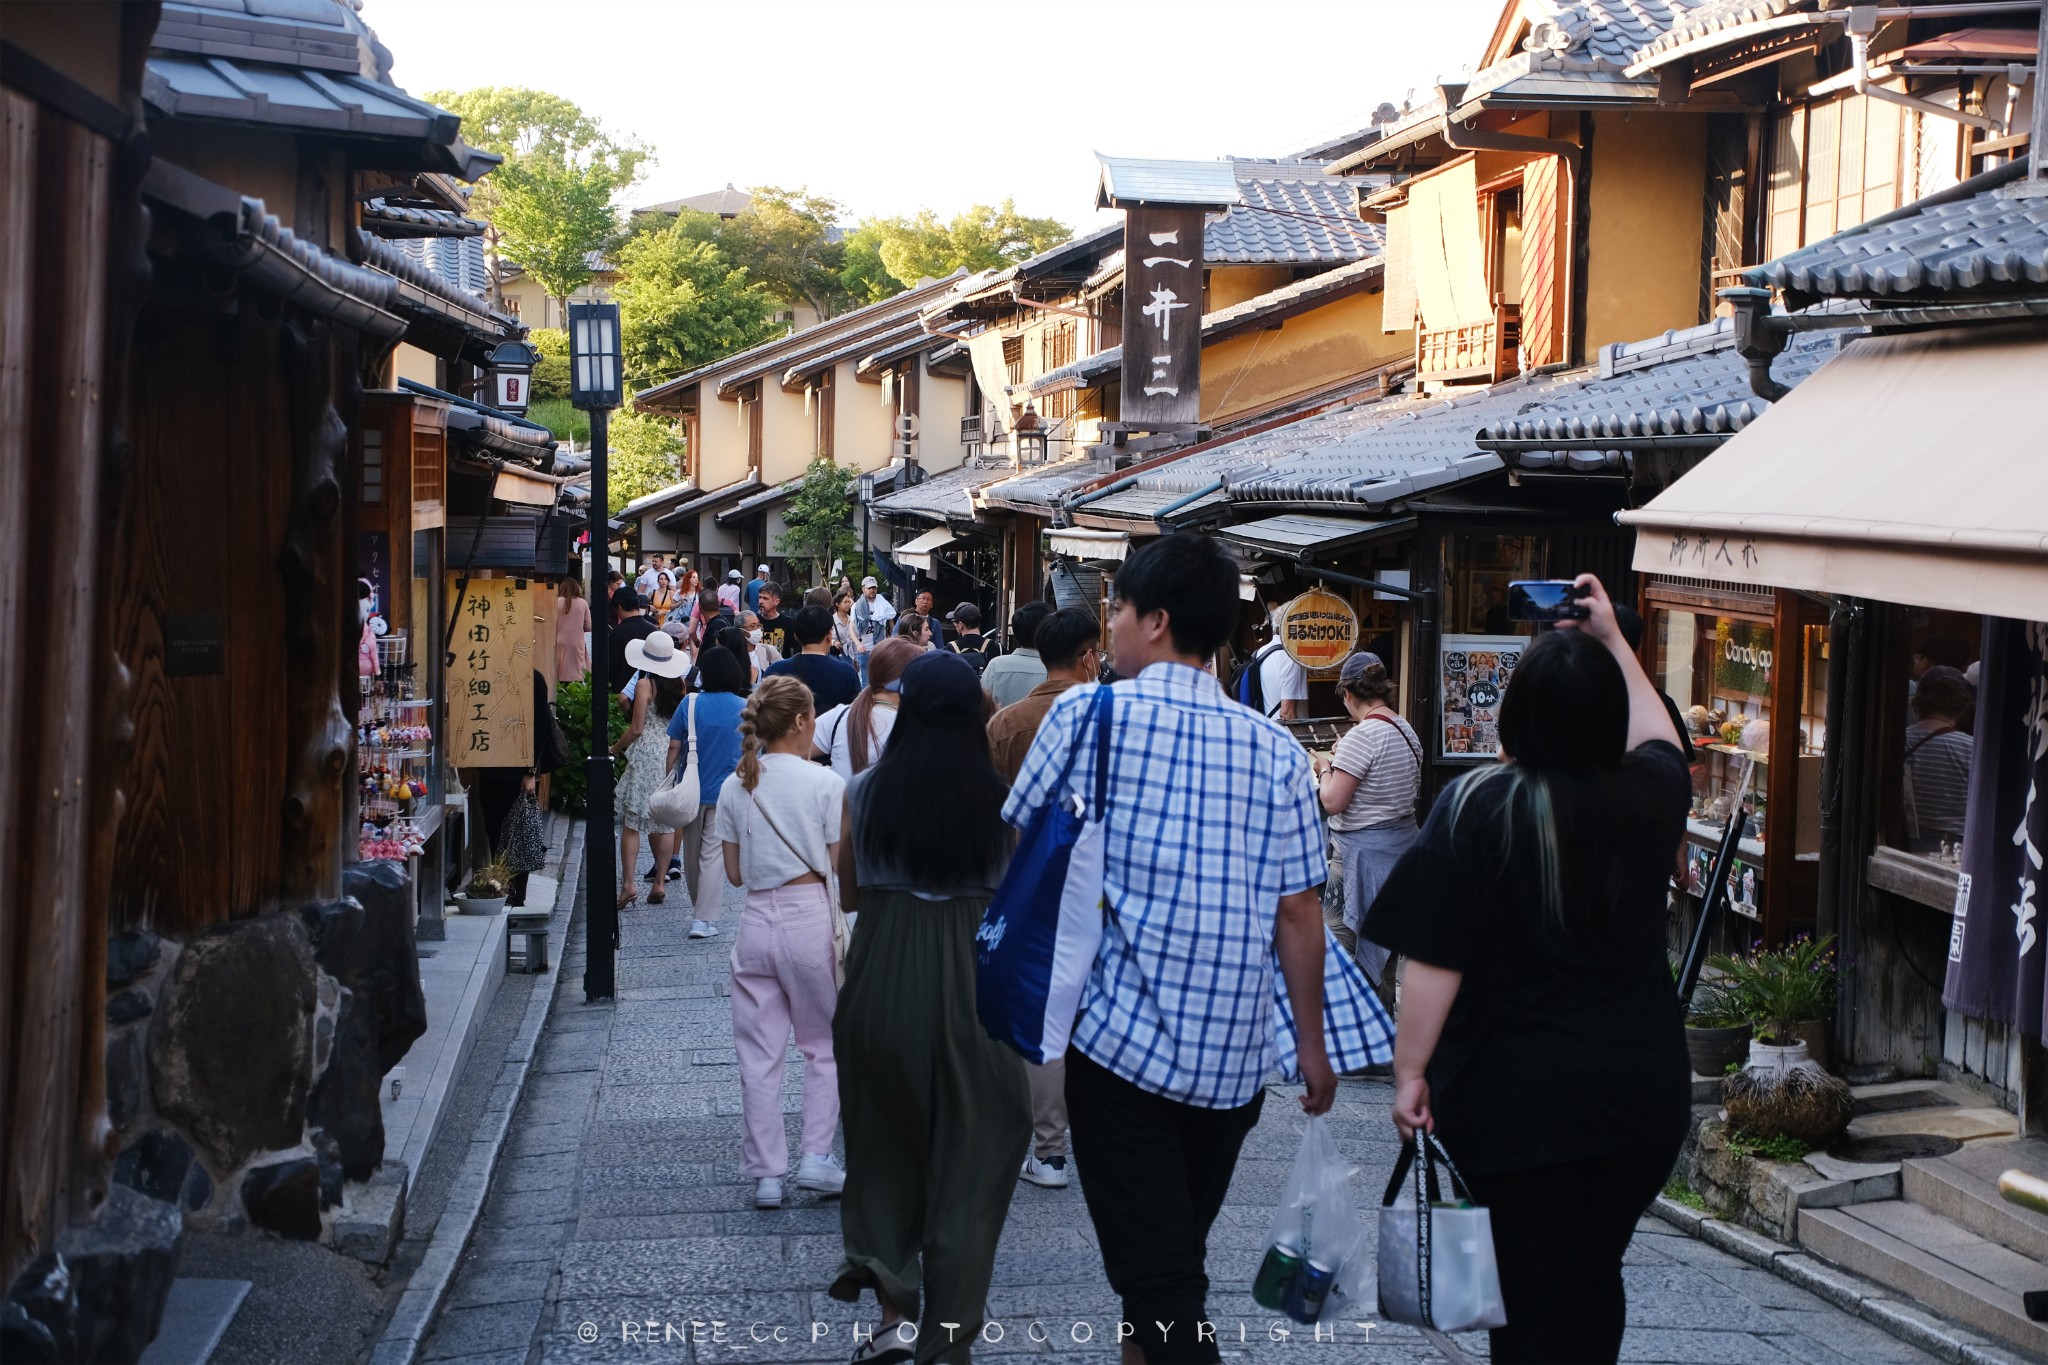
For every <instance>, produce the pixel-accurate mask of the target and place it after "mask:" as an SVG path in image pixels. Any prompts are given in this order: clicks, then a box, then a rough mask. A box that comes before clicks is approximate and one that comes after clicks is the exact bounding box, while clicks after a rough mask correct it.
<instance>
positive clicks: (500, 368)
mask: <svg viewBox="0 0 2048 1365" xmlns="http://www.w3.org/2000/svg"><path fill="white" fill-rule="evenodd" d="M539 363H540V352H539V351H536V350H534V349H533V347H532V346H529V345H528V344H527V343H526V342H524V341H516V340H515V341H501V342H499V343H498V344H497V346H496V347H495V348H494V349H493V350H492V351H491V364H490V372H491V393H492V398H491V406H492V407H494V408H496V409H498V410H499V411H500V412H509V413H511V414H512V415H513V416H514V417H524V416H525V415H526V405H527V403H528V402H529V401H531V399H532V397H533V394H532V388H533V367H534V366H535V365H538V364H539Z"/></svg>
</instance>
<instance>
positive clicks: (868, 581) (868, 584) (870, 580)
mask: <svg viewBox="0 0 2048 1365" xmlns="http://www.w3.org/2000/svg"><path fill="white" fill-rule="evenodd" d="M860 585H861V586H862V587H863V588H879V587H881V586H882V585H881V584H879V583H877V582H875V580H874V576H873V575H872V574H870V575H869V576H868V577H866V578H863V579H862V580H861V581H860Z"/></svg>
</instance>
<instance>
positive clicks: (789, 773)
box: [718, 754, 846, 891]
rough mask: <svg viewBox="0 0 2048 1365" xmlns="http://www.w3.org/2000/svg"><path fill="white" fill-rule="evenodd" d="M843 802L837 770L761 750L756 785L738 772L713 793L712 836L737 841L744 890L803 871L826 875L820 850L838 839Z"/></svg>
mask: <svg viewBox="0 0 2048 1365" xmlns="http://www.w3.org/2000/svg"><path fill="white" fill-rule="evenodd" d="M845 802H846V783H845V782H843V781H841V780H840V778H839V775H838V774H837V773H834V772H831V771H829V770H827V769H824V768H821V767H819V766H818V765H817V764H815V763H810V762H806V761H805V760H803V759H801V758H798V757H797V756H796V755H795V754H763V755H762V756H761V781H760V785H758V786H756V787H755V788H754V790H753V791H751V792H749V791H748V790H747V789H746V786H745V785H744V784H743V783H741V781H740V775H739V774H738V773H734V774H733V775H732V776H731V777H728V778H727V779H725V786H724V788H722V789H721V790H720V792H719V794H718V837H719V839H721V840H722V841H724V842H725V843H728V844H738V845H739V848H740V882H741V884H742V885H744V886H745V887H746V888H747V890H749V891H771V890H773V889H774V888H776V887H778V886H784V885H787V884H788V883H790V882H793V881H795V880H796V879H797V878H798V877H801V876H803V875H804V874H805V873H807V872H821V873H825V874H827V875H828V879H829V874H830V873H831V871H832V863H831V860H830V858H829V857H828V855H827V852H826V850H827V847H828V845H831V844H836V843H838V842H839V816H840V813H841V811H842V810H843V808H844V806H845ZM756 806H758V807H759V808H760V809H758V810H757V809H756ZM762 811H766V812H768V814H767V815H763V814H762V813H761V812H762ZM771 816H772V817H773V819H774V824H773V825H771V824H770V823H769V818H770V817H771ZM778 830H779V831H781V836H780V837H778V836H777V831H778ZM785 840H787V841H788V842H785ZM791 843H794V844H795V845H796V847H795V848H794V849H792V848H791V847H790V844H791Z"/></svg>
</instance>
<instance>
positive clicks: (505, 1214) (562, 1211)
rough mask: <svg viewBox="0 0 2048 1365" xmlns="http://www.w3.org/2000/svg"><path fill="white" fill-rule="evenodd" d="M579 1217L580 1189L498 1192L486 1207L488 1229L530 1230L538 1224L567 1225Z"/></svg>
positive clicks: (570, 1187) (560, 1188)
mask: <svg viewBox="0 0 2048 1365" xmlns="http://www.w3.org/2000/svg"><path fill="white" fill-rule="evenodd" d="M575 1216H576V1190H575V1188H574V1187H573V1186H563V1187H559V1188H556V1189H549V1190H504V1191H498V1192H494V1193H493V1194H492V1195H491V1198H490V1200H489V1201H488V1202H487V1203H486V1204H485V1205H484V1220H483V1221H484V1226H486V1227H495V1228H516V1227H527V1226H531V1225H533V1224H536V1223H566V1222H569V1221H570V1220H571V1219H573V1218H574V1217H575Z"/></svg>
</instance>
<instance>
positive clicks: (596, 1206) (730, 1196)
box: [577, 1185, 754, 1218]
mask: <svg viewBox="0 0 2048 1365" xmlns="http://www.w3.org/2000/svg"><path fill="white" fill-rule="evenodd" d="M752 1207H754V1190H753V1186H751V1185H703V1186H697V1187H693V1188H681V1189H651V1190H585V1191H584V1192H583V1197H582V1198H581V1199H580V1200H579V1201H578V1207H577V1211H578V1212H579V1213H580V1214H582V1215H583V1216H584V1217H586V1218H641V1217H646V1216H648V1215H650V1214H657V1213H725V1212H727V1211H729V1210H733V1209H750V1208H752Z"/></svg>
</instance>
